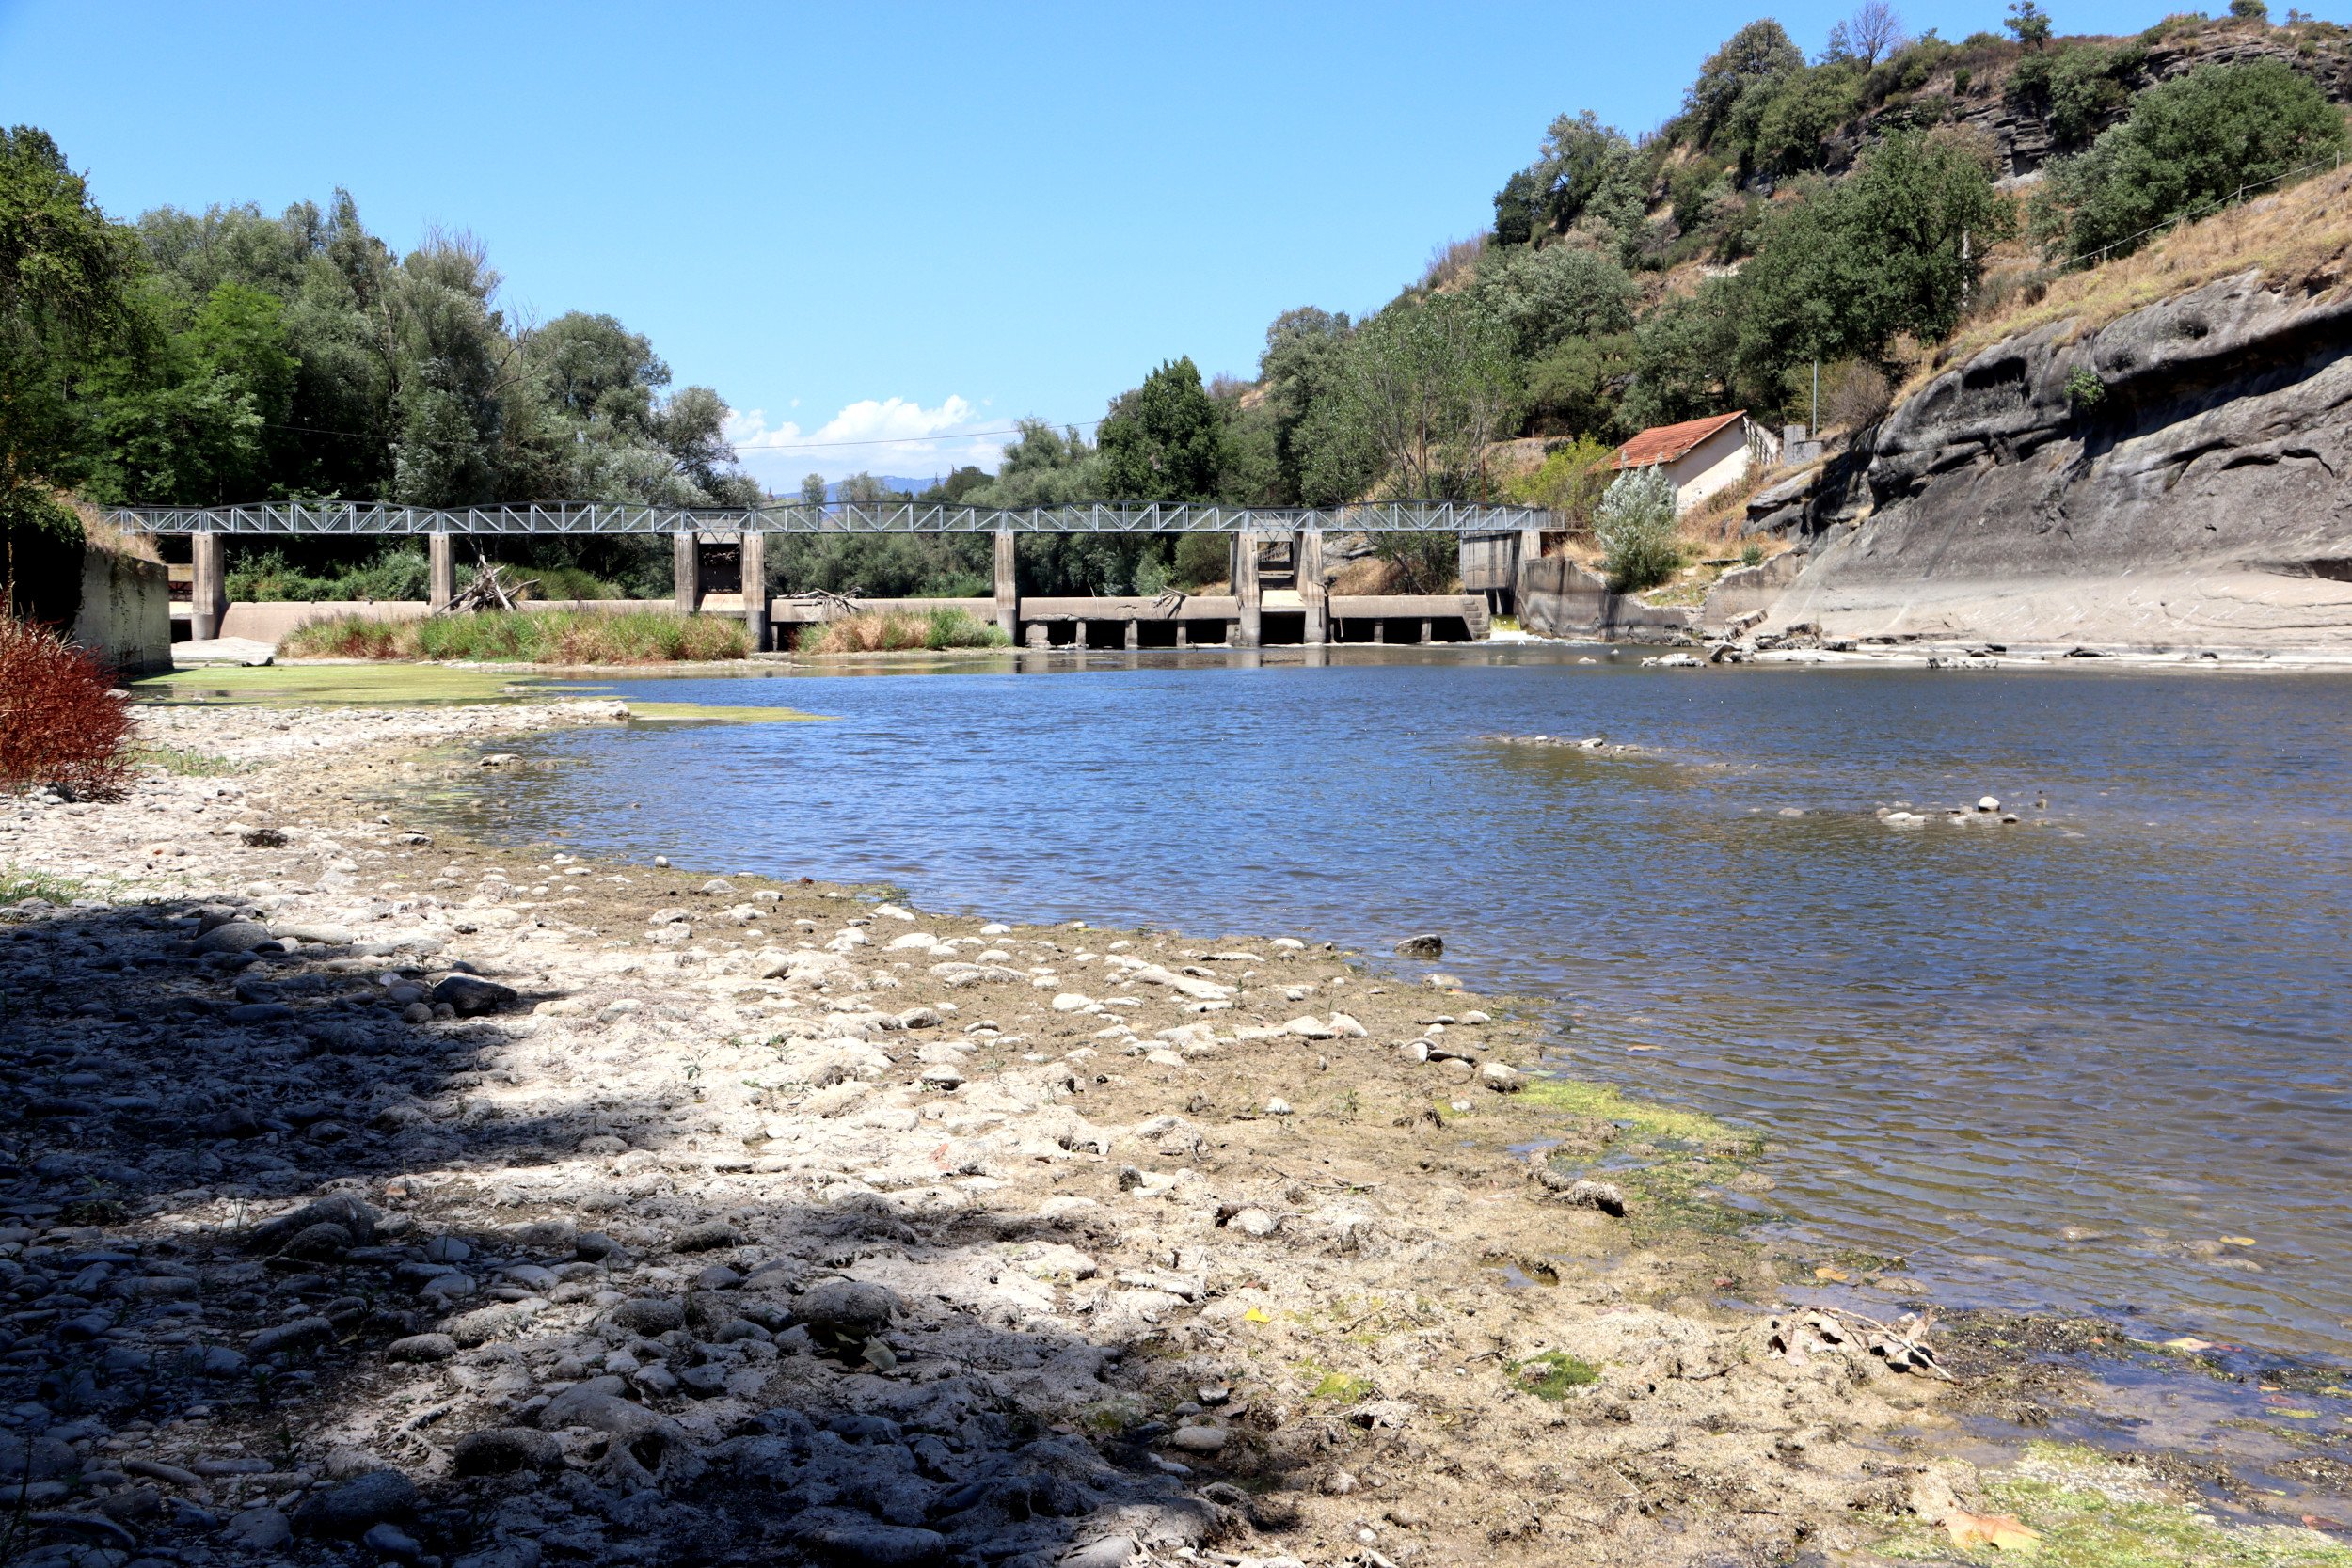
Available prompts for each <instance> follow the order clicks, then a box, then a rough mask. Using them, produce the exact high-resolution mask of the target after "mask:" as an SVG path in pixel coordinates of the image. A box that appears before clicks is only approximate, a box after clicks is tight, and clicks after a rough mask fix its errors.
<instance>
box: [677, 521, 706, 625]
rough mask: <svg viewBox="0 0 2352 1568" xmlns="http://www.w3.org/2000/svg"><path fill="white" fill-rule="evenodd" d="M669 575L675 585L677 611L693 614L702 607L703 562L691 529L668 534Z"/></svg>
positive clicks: (681, 613) (682, 613) (683, 613)
mask: <svg viewBox="0 0 2352 1568" xmlns="http://www.w3.org/2000/svg"><path fill="white" fill-rule="evenodd" d="M670 577H671V579H672V581H673V583H674V584H675V593H676V595H677V612H678V613H679V614H680V615H691V614H693V613H694V611H695V610H698V609H700V608H701V607H702V598H703V562H702V550H701V549H700V548H699V547H698V546H697V544H696V541H695V537H694V531H693V530H691V529H681V530H680V531H677V532H675V533H674V534H672V535H670Z"/></svg>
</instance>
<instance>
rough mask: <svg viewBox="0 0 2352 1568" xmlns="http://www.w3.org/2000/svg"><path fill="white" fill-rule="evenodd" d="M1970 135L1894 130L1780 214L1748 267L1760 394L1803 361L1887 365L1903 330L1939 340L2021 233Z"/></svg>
mask: <svg viewBox="0 0 2352 1568" xmlns="http://www.w3.org/2000/svg"><path fill="white" fill-rule="evenodd" d="M2015 223H2016V218H2015V211H2014V209H2013V208H2012V207H2011V206H2010V202H2009V201H2008V199H2007V198H2004V197H2002V196H2001V195H2000V194H1999V193H1998V192H1996V191H1995V190H1994V187H1993V160H1992V156H1991V153H1990V151H1989V150H1987V149H1986V148H1985V147H1983V146H1982V145H1981V144H1980V143H1979V142H1977V141H1975V140H1974V139H1972V138H1967V137H1964V136H1961V135H1946V134H1922V133H1919V132H1911V131H1906V132H1899V133H1897V134H1895V135H1890V136H1888V137H1886V138H1885V139H1884V140H1883V141H1882V142H1880V143H1879V144H1878V145H1877V146H1875V147H1873V148H1872V149H1871V150H1869V151H1868V152H1867V154H1865V155H1864V157H1863V159H1862V161H1861V163H1860V164H1859V165H1858V166H1856V167H1855V169H1854V172H1853V173H1852V174H1851V175H1850V176H1848V177H1847V178H1846V179H1844V180H1842V181H1839V182H1836V184H1833V185H1829V186H1827V187H1826V188H1824V189H1821V190H1820V191H1818V192H1816V193H1814V194H1813V195H1811V196H1809V197H1807V198H1805V199H1804V200H1801V201H1798V202H1795V203H1792V204H1790V205H1789V206H1788V207H1787V208H1786V209H1784V210H1783V211H1781V212H1780V213H1778V214H1775V215H1774V217H1773V218H1772V222H1771V224H1770V226H1769V227H1768V228H1767V229H1766V230H1765V235H1764V239H1763V243H1762V244H1761V245H1760V246H1759V247H1758V249H1757V251H1756V258H1755V259H1754V260H1753V261H1750V262H1749V263H1748V264H1747V266H1746V267H1745V268H1744V269H1742V270H1741V272H1740V277H1739V280H1738V288H1739V292H1740V327H1739V343H1740V350H1739V360H1740V367H1741V369H1742V370H1743V372H1746V373H1747V374H1748V375H1749V377H1751V379H1752V384H1753V385H1755V386H1757V387H1759V388H1775V389H1776V388H1777V387H1778V385H1779V375H1780V372H1781V371H1782V370H1783V369H1784V368H1785V367H1787V366H1788V365H1790V364H1794V363H1801V362H1803V361H1805V360H1808V359H1840V358H1847V357H1864V358H1878V357H1883V355H1884V353H1885V351H1886V349H1887V347H1888V345H1889V344H1891V343H1892V342H1893V341H1894V339H1895V337H1896V336H1897V334H1899V333H1910V334H1912V335H1914V336H1916V337H1919V338H1923V339H1936V338H1941V337H1943V336H1945V335H1946V334H1947V333H1948V332H1950V331H1951V329H1952V327H1953V325H1955V324H1956V323H1957V322H1958V321H1959V319H1960V311H1961V307H1962V305H1963V302H1964V301H1965V299H1966V298H1967V294H1968V291H1969V290H1970V289H1971V288H1972V287H1974V286H1975V284H1976V282H1977V279H1978V277H1979V275H1980V273H1981V270H1982V261H1981V258H1982V256H1983V254H1984V252H1985V251H1986V249H1987V248H1989V247H1990V246H1991V245H1993V244H1994V243H1995V242H1997V241H1999V240H2002V239H2005V238H2007V237H2008V236H2009V235H2010V234H2011V233H2012V232H2013V231H2014V230H2015Z"/></svg>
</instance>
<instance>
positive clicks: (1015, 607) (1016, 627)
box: [996, 528, 1021, 639]
mask: <svg viewBox="0 0 2352 1568" xmlns="http://www.w3.org/2000/svg"><path fill="white" fill-rule="evenodd" d="M996 629H997V630H998V631H1001V632H1003V633H1004V634H1005V635H1006V636H1007V637H1009V638H1015V639H1017V638H1019V637H1020V635H1021V588H1020V583H1019V580H1018V578H1016V577H1015V575H1014V572H1013V553H1012V530H1010V529H1009V528H1000V529H998V530H997V531H996Z"/></svg>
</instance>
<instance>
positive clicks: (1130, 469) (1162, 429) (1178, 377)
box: [1098, 357, 1225, 501]
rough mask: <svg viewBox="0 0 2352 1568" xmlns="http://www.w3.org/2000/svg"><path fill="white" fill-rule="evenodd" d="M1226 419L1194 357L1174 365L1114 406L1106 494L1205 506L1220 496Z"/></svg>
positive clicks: (1105, 443)
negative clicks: (1204, 384)
mask: <svg viewBox="0 0 2352 1568" xmlns="http://www.w3.org/2000/svg"><path fill="white" fill-rule="evenodd" d="M1224 436H1225V414H1224V411H1223V410H1222V409H1220V408H1219V407H1218V406H1217V404H1216V399H1214V398H1212V397H1210V396H1209V394H1208V392H1207V390H1206V389H1205V388H1202V387H1201V385H1200V370H1199V368H1198V367H1196V366H1195V365H1194V364H1193V362H1192V360H1191V359H1190V358H1189V357H1185V358H1181V359H1174V360H1170V361H1168V363H1167V364H1164V365H1162V366H1161V367H1160V368H1159V369H1157V370H1155V371H1153V372H1152V373H1151V374H1150V375H1147V376H1145V377H1144V378H1143V385H1142V386H1140V387H1138V388H1135V389H1134V390H1133V391H1130V392H1126V393H1123V394H1121V395H1120V398H1119V399H1118V400H1117V401H1116V402H1114V403H1113V404H1111V412H1110V416H1109V418H1107V419H1105V420H1104V421H1103V428H1102V430H1101V432H1100V434H1099V437H1098V438H1099V440H1100V443H1101V450H1102V455H1103V483H1104V495H1105V496H1106V497H1108V498H1109V499H1114V500H1152V501H1202V500H1209V499H1214V498H1215V496H1216V483H1217V470H1218V467H1219V466H1220V459H1221V458H1222V455H1223V446H1224Z"/></svg>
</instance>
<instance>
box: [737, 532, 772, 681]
mask: <svg viewBox="0 0 2352 1568" xmlns="http://www.w3.org/2000/svg"><path fill="white" fill-rule="evenodd" d="M743 631H744V634H745V635H746V636H747V637H749V638H750V639H751V644H752V652H754V653H755V654H764V653H766V652H767V651H768V648H769V635H768V536H767V535H766V534H764V533H761V532H759V531H756V530H754V529H745V530H744V531H743Z"/></svg>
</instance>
